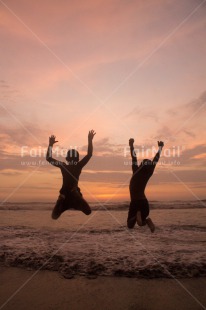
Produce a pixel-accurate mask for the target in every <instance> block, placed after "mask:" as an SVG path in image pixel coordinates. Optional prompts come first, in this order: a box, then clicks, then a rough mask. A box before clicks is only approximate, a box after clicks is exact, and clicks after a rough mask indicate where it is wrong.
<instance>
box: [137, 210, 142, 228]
mask: <svg viewBox="0 0 206 310" xmlns="http://www.w3.org/2000/svg"><path fill="white" fill-rule="evenodd" d="M137 224H138V226H143V224H142V214H141V211H137Z"/></svg>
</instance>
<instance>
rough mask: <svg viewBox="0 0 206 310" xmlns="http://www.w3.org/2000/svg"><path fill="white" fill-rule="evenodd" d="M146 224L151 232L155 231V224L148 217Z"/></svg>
mask: <svg viewBox="0 0 206 310" xmlns="http://www.w3.org/2000/svg"><path fill="white" fill-rule="evenodd" d="M146 224H147V225H148V227H149V229H150V230H151V232H152V233H153V232H154V231H155V225H154V223H153V222H152V220H151V218H150V217H148V218H147V219H146Z"/></svg>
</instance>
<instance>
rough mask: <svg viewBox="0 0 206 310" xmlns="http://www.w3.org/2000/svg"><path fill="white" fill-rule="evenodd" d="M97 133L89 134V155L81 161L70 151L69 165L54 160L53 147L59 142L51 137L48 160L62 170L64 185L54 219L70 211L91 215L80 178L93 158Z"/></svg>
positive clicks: (53, 212)
mask: <svg viewBox="0 0 206 310" xmlns="http://www.w3.org/2000/svg"><path fill="white" fill-rule="evenodd" d="M95 134H96V133H95V132H94V130H91V131H89V134H88V151H87V155H86V156H85V157H84V158H83V159H82V160H80V161H79V153H78V152H77V151H76V150H73V149H72V150H68V152H67V157H66V161H67V164H66V163H64V162H61V161H58V160H56V159H54V158H52V147H53V145H54V144H55V143H56V142H58V141H55V139H56V137H55V136H53V135H52V136H51V137H50V138H49V146H48V150H47V155H46V160H47V161H48V162H49V163H50V164H52V165H53V166H55V167H58V168H60V169H61V173H62V178H63V184H62V187H61V189H60V191H59V193H60V195H59V197H58V200H57V202H56V205H55V207H54V209H53V211H52V218H53V219H54V220H56V219H58V217H60V215H61V214H62V212H64V211H66V210H68V209H71V208H72V209H76V210H81V211H82V212H84V213H85V214H86V215H89V214H90V213H91V209H90V206H89V205H88V203H87V202H86V200H84V198H83V196H82V193H81V192H80V188H79V187H78V181H79V176H80V174H81V171H82V168H83V167H84V166H85V165H86V164H87V163H88V161H89V160H90V158H91V157H92V152H93V145H92V140H93V138H94V135H95Z"/></svg>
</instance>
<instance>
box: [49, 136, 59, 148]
mask: <svg viewBox="0 0 206 310" xmlns="http://www.w3.org/2000/svg"><path fill="white" fill-rule="evenodd" d="M55 139H56V137H55V136H54V135H51V137H49V146H53V145H54V143H57V142H58V141H56V140H55Z"/></svg>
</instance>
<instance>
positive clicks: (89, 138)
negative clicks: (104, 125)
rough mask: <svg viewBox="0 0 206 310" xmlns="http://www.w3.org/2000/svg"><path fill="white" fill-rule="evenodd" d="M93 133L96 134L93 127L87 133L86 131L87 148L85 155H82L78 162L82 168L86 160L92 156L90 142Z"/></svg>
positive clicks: (91, 144)
mask: <svg viewBox="0 0 206 310" xmlns="http://www.w3.org/2000/svg"><path fill="white" fill-rule="evenodd" d="M95 135H96V132H95V131H94V130H93V129H92V130H90V131H89V133H88V150H87V155H86V156H84V158H83V159H82V160H80V162H79V165H80V166H81V167H82V168H83V167H84V166H85V165H86V164H87V163H88V161H89V160H90V158H91V157H92V153H93V143H92V140H93V138H94V136H95Z"/></svg>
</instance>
